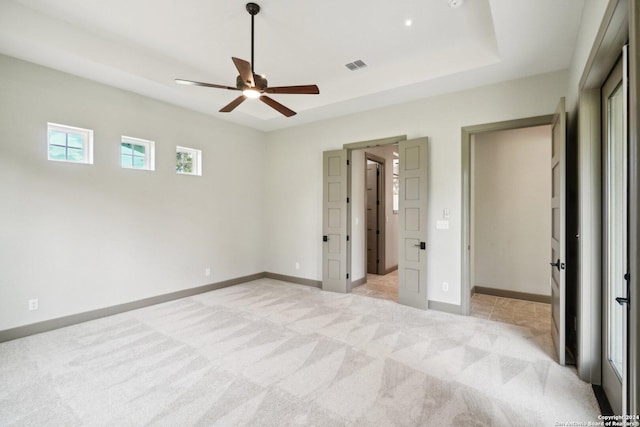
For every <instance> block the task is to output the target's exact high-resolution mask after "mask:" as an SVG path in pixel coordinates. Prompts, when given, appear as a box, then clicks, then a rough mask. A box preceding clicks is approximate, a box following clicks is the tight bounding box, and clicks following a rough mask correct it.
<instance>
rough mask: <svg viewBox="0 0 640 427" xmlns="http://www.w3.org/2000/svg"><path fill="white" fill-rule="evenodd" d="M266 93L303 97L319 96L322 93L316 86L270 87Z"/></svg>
mask: <svg viewBox="0 0 640 427" xmlns="http://www.w3.org/2000/svg"><path fill="white" fill-rule="evenodd" d="M264 91H265V92H267V93H295V94H301V95H318V94H319V93H320V89H318V86H316V85H305V86H278V87H268V88H266V89H265V90H264Z"/></svg>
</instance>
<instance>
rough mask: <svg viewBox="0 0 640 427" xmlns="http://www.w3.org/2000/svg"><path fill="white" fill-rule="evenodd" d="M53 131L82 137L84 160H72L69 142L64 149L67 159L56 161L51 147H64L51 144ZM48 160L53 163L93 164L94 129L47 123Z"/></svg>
mask: <svg viewBox="0 0 640 427" xmlns="http://www.w3.org/2000/svg"><path fill="white" fill-rule="evenodd" d="M51 131H56V132H61V133H64V134H67V135H68V134H74V135H80V136H82V150H83V157H82V160H71V159H69V156H68V149H69V144H68V142H67V143H66V145H64V147H65V148H66V150H65V158H64V159H56V158H52V157H51V146H52V145H53V146H56V147H63V146H62V145H58V144H52V143H51ZM47 160H51V161H52V162H66V163H79V164H87V165H92V164H93V129H85V128H80V127H76V126H69V125H63V124H60V123H52V122H47Z"/></svg>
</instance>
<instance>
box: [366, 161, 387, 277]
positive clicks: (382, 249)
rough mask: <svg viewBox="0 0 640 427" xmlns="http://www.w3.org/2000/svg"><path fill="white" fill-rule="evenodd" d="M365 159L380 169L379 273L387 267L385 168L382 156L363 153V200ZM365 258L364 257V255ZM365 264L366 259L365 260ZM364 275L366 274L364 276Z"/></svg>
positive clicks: (367, 245) (367, 246)
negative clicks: (377, 165) (374, 163)
mask: <svg viewBox="0 0 640 427" xmlns="http://www.w3.org/2000/svg"><path fill="white" fill-rule="evenodd" d="M367 160H371V161H372V162H376V163H378V164H379V165H380V169H378V172H379V174H378V177H377V178H376V180H377V184H378V192H377V196H378V203H379V204H378V205H377V208H376V209H377V211H378V215H377V218H378V224H377V227H378V234H377V236H378V241H377V246H378V248H377V251H378V263H377V265H376V274H380V272H381V271H382V274H384V272H385V271H386V269H387V253H386V252H387V251H386V241H387V239H386V237H387V235H386V232H387V225H386V222H387V221H386V220H385V216H386V200H385V197H386V195H385V175H384V174H385V172H386V171H385V170H386V163H385V160H384V158H382V157H380V156H376V155H375V154H371V153H365V155H364V161H365V168H364V174H365V181H364V183H365V184H364V186H365V200H367V199H368V193H366V191H367V166H368V165H367V163H366V162H367ZM365 206H366V202H365ZM365 243H366V245H365V247H366V248H367V249H368V248H369V242H368V238H367V234H366V233H365ZM365 260H366V257H365ZM365 264H367V263H366V261H365ZM368 270H369V268H368V265H365V273H367V274H368V272H369V271H368ZM365 277H366V276H365Z"/></svg>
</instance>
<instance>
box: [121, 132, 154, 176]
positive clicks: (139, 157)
mask: <svg viewBox="0 0 640 427" xmlns="http://www.w3.org/2000/svg"><path fill="white" fill-rule="evenodd" d="M154 157H155V143H154V142H153V141H148V140H146V139H140V138H132V137H130V136H123V137H122V138H121V142H120V166H122V167H123V168H127V169H143V170H151V171H152V170H154V169H155V165H154Z"/></svg>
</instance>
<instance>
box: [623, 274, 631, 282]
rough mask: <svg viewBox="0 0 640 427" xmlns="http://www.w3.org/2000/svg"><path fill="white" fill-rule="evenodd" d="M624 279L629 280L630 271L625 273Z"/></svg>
mask: <svg viewBox="0 0 640 427" xmlns="http://www.w3.org/2000/svg"><path fill="white" fill-rule="evenodd" d="M624 280H626V281H627V282H628V281H630V280H631V274H630V273H625V275H624Z"/></svg>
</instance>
